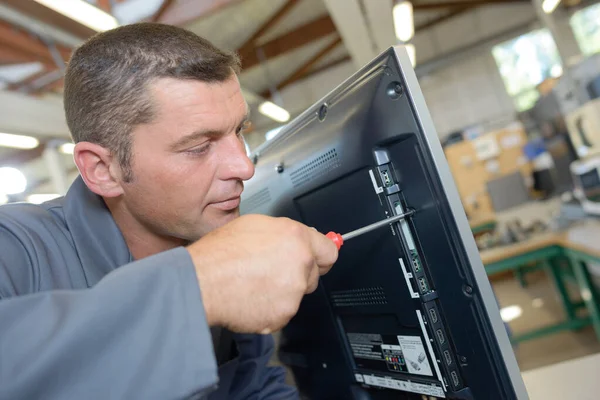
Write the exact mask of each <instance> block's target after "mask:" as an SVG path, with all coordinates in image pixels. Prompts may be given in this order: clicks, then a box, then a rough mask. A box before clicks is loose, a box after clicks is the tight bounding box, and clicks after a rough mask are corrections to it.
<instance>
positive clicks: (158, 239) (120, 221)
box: [105, 201, 187, 260]
mask: <svg viewBox="0 0 600 400" xmlns="http://www.w3.org/2000/svg"><path fill="white" fill-rule="evenodd" d="M105 203H106V205H107V207H108V209H109V210H110V212H111V214H112V216H113V219H114V220H115V223H116V224H117V226H118V227H119V230H120V231H121V233H122V234H123V238H124V239H125V243H126V244H127V247H128V248H129V251H130V252H131V255H132V256H133V259H134V260H140V259H142V258H145V257H149V256H152V255H154V254H158V253H160V252H163V251H167V250H170V249H173V248H175V247H178V246H184V245H186V244H187V243H185V241H184V240H182V239H176V238H172V237H167V236H160V235H157V234H155V233H153V232H151V231H150V230H149V229H148V227H146V226H144V225H143V224H141V223H140V222H139V221H138V220H137V219H136V218H135V217H134V216H133V215H131V213H130V212H128V211H127V210H126V209H124V208H123V207H120V206H119V205H117V204H112V202H109V201H105Z"/></svg>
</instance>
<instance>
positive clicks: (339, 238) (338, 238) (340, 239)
mask: <svg viewBox="0 0 600 400" xmlns="http://www.w3.org/2000/svg"><path fill="white" fill-rule="evenodd" d="M413 213H414V211H408V212H405V213H404V214H399V215H396V216H394V217H391V218H386V219H384V220H381V221H379V222H375V223H373V224H371V225H367V226H364V227H362V228H359V229H356V230H354V231H352V232H348V233H346V234H344V235H340V234H339V233H335V232H329V233H327V235H325V236H327V237H328V238H329V239H331V240H332V241H333V243H334V244H335V245H336V246H337V248H338V250H339V249H340V248H341V247H342V245H343V244H344V241H346V240H348V239H352V238H355V237H357V236H360V235H364V234H365V233H368V232H371V231H374V230H375V229H379V228H381V227H384V226H388V225H389V224H393V223H394V222H397V221H400V220H401V219H404V218H406V217H409V216H411V215H413Z"/></svg>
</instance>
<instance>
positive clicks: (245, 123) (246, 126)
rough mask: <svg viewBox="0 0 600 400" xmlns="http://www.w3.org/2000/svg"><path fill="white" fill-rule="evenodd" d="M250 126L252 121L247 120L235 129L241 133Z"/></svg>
mask: <svg viewBox="0 0 600 400" xmlns="http://www.w3.org/2000/svg"><path fill="white" fill-rule="evenodd" d="M248 128H250V121H245V122H243V123H242V124H241V125H240V126H238V128H237V130H236V131H235V133H237V134H238V135H239V134H241V133H243V132H244V131H245V130H246V129H248Z"/></svg>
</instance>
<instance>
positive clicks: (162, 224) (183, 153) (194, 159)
mask: <svg viewBox="0 0 600 400" xmlns="http://www.w3.org/2000/svg"><path fill="white" fill-rule="evenodd" d="M149 92H150V95H151V98H152V101H153V103H154V106H155V107H154V109H155V113H156V116H155V119H154V121H153V122H152V123H150V124H145V125H141V126H138V127H137V128H136V129H134V131H133V133H132V156H133V157H132V160H133V162H132V173H133V180H132V181H131V182H129V183H124V184H123V189H124V192H125V193H124V196H123V201H124V202H125V204H126V207H127V210H128V212H129V213H131V214H132V216H133V217H134V218H136V220H137V221H138V222H140V223H141V224H143V225H144V226H145V227H146V228H147V229H149V230H150V231H152V232H153V233H154V234H157V235H160V236H165V237H173V238H177V239H183V240H186V241H195V240H197V239H199V238H200V237H202V236H203V235H205V234H206V233H208V232H210V231H211V230H213V229H215V228H218V227H220V226H222V225H224V224H225V223H227V222H229V221H231V220H232V219H234V218H236V217H237V216H239V203H240V194H241V193H242V190H243V181H244V180H248V179H250V178H251V177H252V175H253V174H254V166H253V164H252V162H251V161H250V159H249V158H248V157H247V155H246V151H245V147H244V142H243V139H242V135H241V130H242V128H243V125H244V123H245V122H246V119H247V116H248V109H247V104H246V102H245V100H244V98H243V96H242V93H241V90H240V85H239V82H238V80H237V76H235V75H232V76H231V77H230V78H229V79H228V80H227V81H225V82H218V83H205V82H199V81H192V80H176V79H171V78H164V79H160V80H158V81H156V82H154V83H153V84H152V85H151V86H150V90H149Z"/></svg>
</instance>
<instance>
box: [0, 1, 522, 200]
mask: <svg viewBox="0 0 600 400" xmlns="http://www.w3.org/2000/svg"><path fill="white" fill-rule="evenodd" d="M89 2H90V3H92V4H94V5H95V6H96V7H99V8H101V9H103V10H105V11H106V12H109V13H111V14H112V15H113V16H115V17H116V18H117V19H118V21H119V23H121V24H126V23H132V22H136V21H143V20H146V21H156V22H162V23H168V24H174V25H178V26H182V27H184V28H186V29H189V30H191V31H193V32H195V33H197V34H199V35H201V36H203V37H205V38H207V39H208V40H210V41H211V42H213V43H214V44H215V45H217V46H219V47H222V48H225V49H228V50H235V51H237V52H238V53H239V54H240V56H241V59H242V63H243V72H242V73H241V75H240V82H241V84H242V87H243V89H244V92H245V94H246V97H247V100H248V102H249V103H250V105H251V107H256V106H257V105H258V104H259V103H260V102H261V101H262V100H264V99H268V98H270V97H271V94H272V93H276V92H277V91H279V90H282V89H284V88H285V87H287V86H289V85H292V84H294V83H297V82H300V81H302V80H305V79H310V77H311V76H312V75H314V74H316V73H318V72H321V71H324V70H326V69H328V68H332V67H333V66H335V65H338V64H340V63H342V62H348V61H353V62H354V63H355V64H356V65H362V64H364V60H365V59H367V60H369V59H370V58H372V56H373V55H375V54H376V53H378V52H379V51H381V50H383V49H384V48H386V47H388V46H390V45H393V44H395V43H396V40H395V37H394V31H393V22H392V17H391V8H392V3H393V0H204V1H198V0H89ZM524 2H525V3H527V2H529V0H415V1H414V3H413V4H414V5H413V7H414V15H415V17H414V20H415V31H416V35H418V34H419V32H422V31H424V30H427V29H430V28H432V27H433V26H435V25H436V24H439V23H441V22H444V21H447V20H449V19H451V18H454V17H455V16H457V15H459V14H461V13H463V12H465V11H466V10H470V9H473V8H474V7H480V6H485V5H489V4H499V3H504V4H505V3H521V4H522V3H524ZM93 33H94V32H93V31H92V30H91V29H90V28H87V27H85V26H84V25H81V24H79V23H78V22H76V21H74V20H71V19H69V18H67V17H65V16H62V15H61V14H58V13H57V12H55V11H53V10H51V9H49V8H46V7H45V6H42V5H40V4H39V3H37V2H35V1H34V0H0V89H1V90H0V132H6V133H20V134H29V135H33V136H37V137H38V138H41V142H42V146H43V144H44V143H46V142H47V141H48V140H51V139H55V138H62V139H63V140H68V130H67V128H66V124H65V122H64V116H63V111H62V102H61V97H62V84H63V80H62V75H63V71H64V66H65V62H67V61H68V58H69V55H70V53H71V51H72V49H73V48H74V47H76V46H78V45H79V44H81V43H82V42H83V41H84V40H85V39H86V38H88V37H89V36H91V35H92V34H93ZM309 105H310V104H307V105H306V106H309ZM252 119H253V120H252V123H253V126H254V127H255V129H259V128H261V127H262V126H268V125H269V124H271V123H272V121H270V120H269V119H268V118H267V117H264V116H262V115H260V113H258V112H253V113H252ZM42 153H43V152H42V151H40V149H34V150H24V151H21V150H10V149H2V148H0V166H2V165H4V164H6V161H7V160H8V161H10V163H11V165H14V166H17V167H19V168H21V169H22V170H23V171H25V172H26V174H27V176H28V179H29V181H30V182H37V184H31V183H30V185H29V189H28V192H31V193H34V192H40V191H42V190H49V189H51V185H49V182H50V179H49V176H48V172H47V169H48V168H47V165H46V164H45V162H44V159H43V158H41V157H40V156H41V154H42ZM63 161H64V164H65V168H66V169H67V170H70V171H71V172H75V173H76V170H74V169H73V168H74V167H73V163H72V160H71V158H70V156H65V157H64V160H63Z"/></svg>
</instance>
